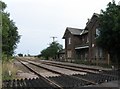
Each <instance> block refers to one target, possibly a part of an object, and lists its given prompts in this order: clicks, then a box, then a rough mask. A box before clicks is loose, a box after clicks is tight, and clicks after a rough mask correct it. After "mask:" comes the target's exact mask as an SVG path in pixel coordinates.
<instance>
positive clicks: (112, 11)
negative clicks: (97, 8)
mask: <svg viewBox="0 0 120 89" xmlns="http://www.w3.org/2000/svg"><path fill="white" fill-rule="evenodd" d="M99 20H100V30H99V31H100V36H99V37H98V39H97V43H98V45H99V46H101V47H102V48H104V49H106V50H107V51H108V53H109V54H110V59H111V61H112V62H113V63H118V62H120V6H118V5H116V4H115V1H113V2H109V3H108V5H107V8H106V10H105V11H103V10H101V14H100V16H99Z"/></svg>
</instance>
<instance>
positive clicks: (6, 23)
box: [0, 1, 20, 56]
mask: <svg viewBox="0 0 120 89" xmlns="http://www.w3.org/2000/svg"><path fill="white" fill-rule="evenodd" d="M0 3H2V10H1V12H2V52H3V53H4V54H6V55H7V56H12V54H14V50H15V49H16V47H17V43H19V39H20V35H19V34H18V31H17V29H18V28H17V27H16V25H15V23H14V22H13V20H11V19H10V17H9V16H10V14H9V13H7V12H5V11H4V10H5V8H6V7H7V5H6V4H5V3H4V2H2V1H0Z"/></svg>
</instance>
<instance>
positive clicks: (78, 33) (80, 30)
mask: <svg viewBox="0 0 120 89" xmlns="http://www.w3.org/2000/svg"><path fill="white" fill-rule="evenodd" d="M67 30H68V31H69V32H70V33H71V34H72V35H81V33H82V32H83V29H78V28H71V27H67V28H66V31H67ZM66 31H65V33H64V36H63V38H65V35H66Z"/></svg>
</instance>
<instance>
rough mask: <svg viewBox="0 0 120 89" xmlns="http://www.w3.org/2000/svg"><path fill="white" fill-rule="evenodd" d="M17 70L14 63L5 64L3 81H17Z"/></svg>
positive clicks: (3, 66)
mask: <svg viewBox="0 0 120 89" xmlns="http://www.w3.org/2000/svg"><path fill="white" fill-rule="evenodd" d="M16 72H17V68H15V67H14V66H13V63H12V62H4V63H3V64H2V73H3V75H2V79H3V80H10V79H15V78H16V77H15V76H16Z"/></svg>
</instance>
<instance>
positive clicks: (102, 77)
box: [44, 63, 119, 84]
mask: <svg viewBox="0 0 120 89" xmlns="http://www.w3.org/2000/svg"><path fill="white" fill-rule="evenodd" d="M44 64H47V65H51V66H56V67H60V68H65V69H70V70H75V71H82V72H87V74H85V75H80V74H75V75H73V76H76V77H79V78H82V79H83V80H84V79H85V80H89V81H91V82H92V83H93V84H95V83H96V84H100V83H104V82H110V81H114V80H119V77H118V75H119V70H113V71H102V72H99V71H95V72H93V71H89V70H88V71H87V70H81V69H78V68H73V67H71V66H64V65H60V64H59V65H58V64H55V63H51V64H50V63H44ZM84 69H85V68H84ZM86 69H87V68H86Z"/></svg>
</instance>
